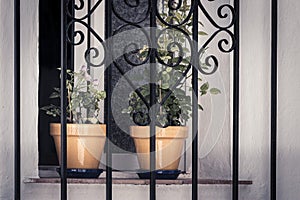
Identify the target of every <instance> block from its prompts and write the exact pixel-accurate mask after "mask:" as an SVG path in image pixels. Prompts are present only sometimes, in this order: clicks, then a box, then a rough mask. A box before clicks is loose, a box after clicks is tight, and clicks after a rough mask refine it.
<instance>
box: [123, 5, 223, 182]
mask: <svg viewBox="0 0 300 200" xmlns="http://www.w3.org/2000/svg"><path fill="white" fill-rule="evenodd" d="M174 3H175V4H176V2H175V1H174ZM168 6H169V5H165V7H166V8H167V7H168ZM173 6H175V7H176V5H173ZM189 9H190V6H189V5H188V4H187V1H183V5H182V6H181V8H180V9H179V10H177V11H175V10H172V9H169V10H168V11H167V14H164V13H162V14H161V15H162V16H163V17H164V18H165V21H167V22H168V23H170V24H174V23H180V22H181V21H183V20H184V19H185V18H186V17H187V15H188V13H187V12H188V11H189ZM191 24H192V23H191V20H190V21H188V22H187V23H185V24H184V25H181V26H180V28H181V29H182V30H183V31H184V32H185V33H187V34H188V35H190V36H191V34H192V30H191V29H192V27H191ZM200 24H201V23H200ZM158 25H159V26H160V28H161V30H164V32H163V34H160V38H159V39H158V45H157V57H158V61H159V62H158V64H157V65H156V66H157V67H156V79H157V81H156V102H157V104H160V106H159V108H158V110H156V111H154V112H155V114H156V119H152V120H155V122H156V125H157V126H156V150H155V154H156V170H157V178H162V179H164V178H177V177H178V175H179V173H180V171H179V170H178V166H179V162H180V158H181V155H182V153H183V146H184V141H185V139H186V138H187V137H188V127H187V126H186V125H185V123H186V121H187V120H188V119H189V118H190V117H191V116H192V112H191V111H192V109H191V108H192V103H191V95H192V94H190V95H187V91H186V88H188V86H187V84H186V83H187V81H189V79H190V77H191V75H190V74H188V73H186V71H187V70H188V67H189V65H190V63H191V61H190V58H191V56H190V49H189V48H187V47H186V39H185V37H186V35H184V34H183V33H182V32H181V31H177V30H175V29H166V25H165V24H164V23H162V22H161V21H158ZM158 32H159V31H158ZM199 35H206V33H205V32H203V31H199ZM148 51H149V47H147V46H145V47H144V48H143V49H141V50H140V51H139V54H140V55H139V57H140V58H141V59H145V56H146V55H148ZM203 53H204V50H203V52H202V54H200V56H201V55H203ZM199 59H200V58H199ZM199 62H200V65H201V66H200V67H202V68H204V69H205V68H208V67H209V66H207V65H206V64H205V63H201V61H199ZM159 63H160V64H159ZM149 75H150V72H149V70H145V71H144V73H143V76H149ZM182 76H184V78H181V77H182ZM139 79H141V78H139ZM199 81H203V80H202V79H201V78H199ZM203 82H204V83H202V84H200V88H199V93H200V96H203V95H206V94H219V93H220V90H219V89H217V88H210V85H209V83H208V82H205V81H203ZM176 84H177V85H176ZM174 85H176V86H175V87H174ZM189 89H190V91H191V90H192V89H191V88H189ZM137 90H138V91H139V93H140V94H141V95H142V96H143V97H144V100H143V99H142V98H140V96H139V95H138V94H137V92H136V91H137ZM137 90H136V91H133V92H131V93H130V94H129V105H128V107H127V108H125V109H124V110H123V113H127V114H129V116H130V118H131V119H132V121H134V123H135V124H136V126H131V127H130V134H131V136H132V138H133V140H134V143H135V146H136V151H137V156H138V161H139V165H140V168H141V170H143V171H144V170H145V171H149V169H150V145H149V143H150V141H149V140H150V127H149V124H150V120H151V119H150V114H149V112H150V111H149V108H148V107H147V106H146V104H145V102H144V101H146V102H148V104H149V103H150V86H149V84H145V85H142V86H141V87H139V88H137ZM166 96H168V98H165V97H166ZM198 106H199V109H201V110H203V108H202V106H201V105H200V104H199V105H198ZM151 109H152V108H151ZM172 173H173V174H172ZM140 174H141V173H139V176H140V177H141V178H148V176H144V175H140ZM164 174H166V176H164ZM148 175H149V173H148ZM173 175H174V176H173Z"/></svg>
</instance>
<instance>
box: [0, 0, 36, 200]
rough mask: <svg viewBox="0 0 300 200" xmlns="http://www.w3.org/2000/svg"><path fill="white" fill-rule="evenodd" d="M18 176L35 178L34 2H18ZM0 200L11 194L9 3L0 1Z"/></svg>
mask: <svg viewBox="0 0 300 200" xmlns="http://www.w3.org/2000/svg"><path fill="white" fill-rule="evenodd" d="M21 7H22V11H21V12H22V13H21V16H22V17H21V24H22V25H21V32H22V33H21V41H22V42H21V49H22V52H21V63H22V64H21V75H22V80H21V89H22V94H21V96H22V98H21V102H22V105H21V109H22V113H21V119H22V123H21V131H22V138H21V139H22V147H21V148H22V155H21V156H22V161H21V162H22V174H23V176H37V163H38V160H37V159H38V158H37V109H38V108H37V101H38V99H37V94H38V93H37V92H38V89H37V80H38V78H37V77H38V71H37V69H38V32H37V31H38V21H37V19H38V0H25V1H21ZM0 30H1V31H0V46H1V48H0V94H1V95H0V104H1V107H0V127H1V129H0V163H1V169H0V182H1V184H0V199H3V200H4V199H5V200H8V199H12V194H13V169H14V168H13V155H14V154H13V153H14V151H13V150H14V148H13V1H9V0H1V1H0Z"/></svg>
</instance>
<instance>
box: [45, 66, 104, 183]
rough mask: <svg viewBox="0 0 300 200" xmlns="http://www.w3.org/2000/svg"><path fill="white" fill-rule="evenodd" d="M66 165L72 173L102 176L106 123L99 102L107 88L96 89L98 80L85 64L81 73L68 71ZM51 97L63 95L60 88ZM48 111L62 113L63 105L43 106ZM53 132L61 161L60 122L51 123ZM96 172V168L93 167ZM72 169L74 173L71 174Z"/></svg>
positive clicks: (73, 174)
mask: <svg viewBox="0 0 300 200" xmlns="http://www.w3.org/2000/svg"><path fill="white" fill-rule="evenodd" d="M67 75H68V78H67V80H66V88H67V98H68V104H67V108H66V109H67V121H68V122H67V168H68V170H69V171H68V173H69V176H71V177H72V176H75V177H76V176H79V177H80V176H83V177H86V176H89V175H88V174H87V173H85V172H89V173H91V176H93V174H94V173H96V175H95V176H97V174H98V176H99V173H101V172H100V171H99V169H98V168H99V163H100V158H101V154H102V151H103V148H104V145H105V139H106V137H105V136H106V125H105V124H101V123H100V121H99V119H98V117H99V114H100V102H101V101H102V100H103V99H105V97H106V93H105V91H100V90H98V89H97V87H98V85H99V81H98V80H97V79H93V78H92V77H91V76H90V75H89V74H88V72H87V67H86V66H83V67H82V68H81V69H80V70H79V71H78V72H74V71H72V70H67ZM50 98H52V99H55V98H60V88H54V92H53V93H52V94H51V95H50ZM41 109H42V110H44V111H45V112H46V114H48V115H50V116H53V117H56V116H60V112H61V111H60V107H59V106H56V105H53V104H51V105H48V106H44V107H42V108H41ZM50 134H51V136H52V137H53V138H54V142H55V146H56V151H57V156H58V160H59V162H60V161H61V140H60V137H61V125H60V123H51V124H50ZM92 169H93V170H94V171H93V170H92ZM72 172H73V173H72Z"/></svg>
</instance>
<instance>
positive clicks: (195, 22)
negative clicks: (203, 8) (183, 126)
mask: <svg viewBox="0 0 300 200" xmlns="http://www.w3.org/2000/svg"><path fill="white" fill-rule="evenodd" d="M193 41H194V49H193V70H192V87H193V92H194V94H193V95H192V106H193V111H192V137H193V142H192V200H198V120H199V116H198V69H197V67H196V66H197V58H196V57H197V56H196V55H197V54H198V1H195V2H194V8H193Z"/></svg>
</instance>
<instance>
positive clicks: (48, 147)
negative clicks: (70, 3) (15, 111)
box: [38, 0, 60, 165]
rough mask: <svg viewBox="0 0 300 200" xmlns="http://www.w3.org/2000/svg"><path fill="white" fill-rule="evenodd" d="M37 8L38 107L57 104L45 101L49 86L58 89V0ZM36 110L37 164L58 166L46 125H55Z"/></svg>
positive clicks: (52, 142) (50, 91) (44, 2)
mask: <svg viewBox="0 0 300 200" xmlns="http://www.w3.org/2000/svg"><path fill="white" fill-rule="evenodd" d="M39 6H40V8H39V13H40V15H39V17H40V19H39V22H40V23H39V73H40V74H39V107H42V106H45V105H49V104H50V103H53V104H56V105H58V104H59V102H58V101H57V100H56V101H53V100H51V101H50V100H49V95H50V94H51V93H52V88H53V87H58V86H59V81H60V80H59V71H58V70H57V68H58V67H60V0H43V1H40V5H39ZM58 121H59V117H58V118H57V119H53V118H52V117H49V116H47V115H46V114H45V112H44V111H41V110H40V111H39V125H38V129H39V138H38V140H39V165H58V160H57V156H56V150H55V145H54V141H53V139H52V137H51V136H50V135H49V123H50V122H58Z"/></svg>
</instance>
